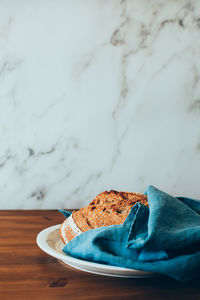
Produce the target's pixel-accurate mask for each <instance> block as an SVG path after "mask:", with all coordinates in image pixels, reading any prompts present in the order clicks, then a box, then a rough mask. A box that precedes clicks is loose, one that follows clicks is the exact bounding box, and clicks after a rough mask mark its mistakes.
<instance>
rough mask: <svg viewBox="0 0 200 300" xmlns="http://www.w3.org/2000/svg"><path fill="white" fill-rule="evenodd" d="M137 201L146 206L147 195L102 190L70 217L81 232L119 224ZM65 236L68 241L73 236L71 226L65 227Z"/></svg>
mask: <svg viewBox="0 0 200 300" xmlns="http://www.w3.org/2000/svg"><path fill="white" fill-rule="evenodd" d="M137 202H140V203H142V204H144V205H145V206H148V201H147V196H146V195H144V194H140V193H130V192H117V191H115V190H111V191H104V192H102V193H101V194H99V195H98V196H97V197H96V198H95V199H94V200H93V201H92V202H90V204H89V205H87V206H86V207H83V208H81V209H80V210H78V211H74V212H73V213H72V218H73V221H74V223H75V224H76V226H77V227H78V228H79V229H80V230H81V232H85V231H88V230H90V229H95V228H99V227H102V226H109V225H119V224H121V223H123V222H124V221H125V219H126V218H127V216H128V214H129V212H130V210H131V208H132V207H133V206H134V205H135V204H136V203H137ZM66 236H67V239H68V240H69V241H70V240H71V239H72V238H73V237H74V236H75V234H74V233H73V230H71V228H67V230H66ZM61 237H62V233H61ZM62 240H63V238H62Z"/></svg>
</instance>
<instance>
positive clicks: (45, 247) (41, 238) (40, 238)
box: [36, 224, 158, 278]
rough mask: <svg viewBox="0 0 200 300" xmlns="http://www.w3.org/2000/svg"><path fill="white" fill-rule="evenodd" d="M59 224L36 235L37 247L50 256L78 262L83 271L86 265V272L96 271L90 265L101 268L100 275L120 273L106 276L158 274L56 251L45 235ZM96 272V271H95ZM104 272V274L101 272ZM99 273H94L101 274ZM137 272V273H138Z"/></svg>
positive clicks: (71, 262)
mask: <svg viewBox="0 0 200 300" xmlns="http://www.w3.org/2000/svg"><path fill="white" fill-rule="evenodd" d="M60 226H61V224H57V225H53V226H49V227H47V228H45V229H43V230H41V231H40V232H39V233H38V234H37V237H36V243H37V245H38V247H39V248H40V249H41V250H42V251H44V252H45V253H47V254H48V255H50V256H53V257H54V258H57V259H59V260H62V261H63V262H64V263H66V264H69V265H71V266H72V267H74V268H76V269H77V268H79V267H76V266H73V265H74V264H75V265H76V264H80V270H82V271H84V269H83V268H84V266H85V267H87V270H85V271H86V272H89V273H95V272H96V271H93V270H92V271H90V270H88V266H91V267H92V268H98V269H99V268H103V271H102V272H100V273H102V275H106V273H105V272H106V271H112V272H121V274H119V275H118V276H116V274H113V275H112V274H108V276H113V277H127V278H128V276H129V277H140V278H141V277H146V278H147V277H155V276H158V273H154V272H150V271H143V270H137V269H130V268H125V267H119V266H114V265H107V264H102V263H97V262H92V261H87V260H83V259H79V258H76V257H73V256H70V255H68V254H66V253H63V254H61V253H58V252H57V251H55V250H53V249H52V248H51V247H50V245H49V244H48V243H47V237H48V235H49V234H50V233H51V232H53V231H55V230H57V229H59V228H60ZM97 272H98V271H97ZM103 272H104V274H103ZM123 272H125V273H126V274H127V273H129V274H127V275H124V274H123ZM100 273H96V274H99V275H101V274H100ZM138 273H139V274H138Z"/></svg>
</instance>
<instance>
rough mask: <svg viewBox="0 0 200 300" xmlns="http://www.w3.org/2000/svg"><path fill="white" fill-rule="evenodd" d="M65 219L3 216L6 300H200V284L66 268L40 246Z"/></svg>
mask: <svg viewBox="0 0 200 300" xmlns="http://www.w3.org/2000/svg"><path fill="white" fill-rule="evenodd" d="M63 219H64V218H63V216H62V215H61V214H60V213H59V212H58V211H53V210H40V211H37V210H32V211H25V210H24V211H0V299H2V300H4V299H6V300H7V299H8V300H16V299H17V300H18V299H20V300H23V299H25V300H31V299H34V300H40V299H42V300H45V299H48V300H51V299H72V300H73V299H74V300H79V299H85V300H86V299H91V300H97V299H98V300H100V299H105V300H109V299H115V300H123V299H136V300H138V299H141V300H142V299H153V300H157V299H200V280H197V281H195V282H191V283H187V284H182V283H179V282H177V281H175V280H173V279H170V278H167V277H157V278H151V279H148V278H147V279H123V278H112V277H106V276H98V275H93V274H90V273H86V272H82V271H78V270H75V269H73V268H71V267H66V266H65V265H63V264H61V263H60V262H59V261H58V260H56V259H54V258H53V257H51V256H48V255H47V254H45V253H43V252H42V251H41V250H40V249H39V248H38V246H37V245H36V242H35V239H36V236H37V234H38V233H39V232H40V231H41V230H42V229H44V228H46V227H49V226H52V225H55V224H59V223H61V222H62V220H63Z"/></svg>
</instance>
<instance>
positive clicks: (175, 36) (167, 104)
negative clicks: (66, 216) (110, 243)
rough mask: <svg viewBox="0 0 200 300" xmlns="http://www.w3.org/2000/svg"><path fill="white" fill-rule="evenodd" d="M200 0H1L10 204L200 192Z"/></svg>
mask: <svg viewBox="0 0 200 300" xmlns="http://www.w3.org/2000/svg"><path fill="white" fill-rule="evenodd" d="M199 53H200V2H199V1H198V0H191V1H189V0H188V1H185V0H177V1H174V0H169V1H167V2H166V1H163V0H154V1H153V0H151V1H148V0H141V1H137V0H124V1H115V0H111V1H104V0H103V1H102V0H86V1H81V0H75V1H61V0H59V1H47V0H44V1H42V0H36V1H31V0H30V1H29V0H28V1H23V0H21V1H15V2H14V1H1V2H0V104H1V109H0V122H1V126H0V136H1V147H0V178H1V180H0V191H1V198H0V208H1V209H7V208H8V209H14V208H18V209H25V208H30V209H31V208H33V209H34V208H39V209H40V208H41V209H43V208H61V207H68V208H74V207H81V206H83V205H86V204H87V203H88V202H89V201H90V200H91V199H92V198H93V197H95V196H96V195H97V194H98V193H99V192H101V191H103V190H106V189H117V190H127V191H137V192H143V191H144V190H145V188H146V187H147V186H148V185H149V184H153V185H155V186H157V187H158V188H161V189H163V190H165V191H167V192H169V193H172V194H173V195H185V196H188V197H194V198H199V199H200V189H199V179H200V171H199V170H200V55H199Z"/></svg>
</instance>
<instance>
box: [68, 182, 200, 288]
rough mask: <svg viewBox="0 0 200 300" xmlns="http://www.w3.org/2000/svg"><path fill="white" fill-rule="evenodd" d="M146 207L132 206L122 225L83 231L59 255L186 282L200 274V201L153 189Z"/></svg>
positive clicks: (149, 189)
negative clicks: (65, 254)
mask: <svg viewBox="0 0 200 300" xmlns="http://www.w3.org/2000/svg"><path fill="white" fill-rule="evenodd" d="M145 193H146V195H147V197H148V203H149V207H146V206H144V205H143V204H141V203H136V204H135V205H134V207H133V208H132V209H131V211H130V213H129V215H128V217H127V219H126V220H125V222H124V223H123V224H120V225H111V226H107V227H101V228H97V229H93V230H89V231H87V232H84V233H83V234H81V235H79V236H77V237H76V238H74V239H73V240H72V241H70V242H69V243H68V244H67V245H66V246H65V247H64V248H63V251H64V252H65V253H67V254H69V255H72V256H73V257H76V258H80V259H84V260H88V261H93V262H99V263H104V264H109V265H114V266H120V267H125V268H132V269H138V270H144V271H152V272H157V273H161V274H164V275H167V276H170V277H173V278H175V279H177V280H179V281H182V282H185V281H188V280H190V279H192V278H194V277H195V276H199V272H200V201H198V200H194V199H189V198H184V197H172V196H171V195H169V194H167V193H164V192H162V191H160V190H158V189H157V188H155V187H153V186H149V187H148V188H147V190H146V192H145Z"/></svg>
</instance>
